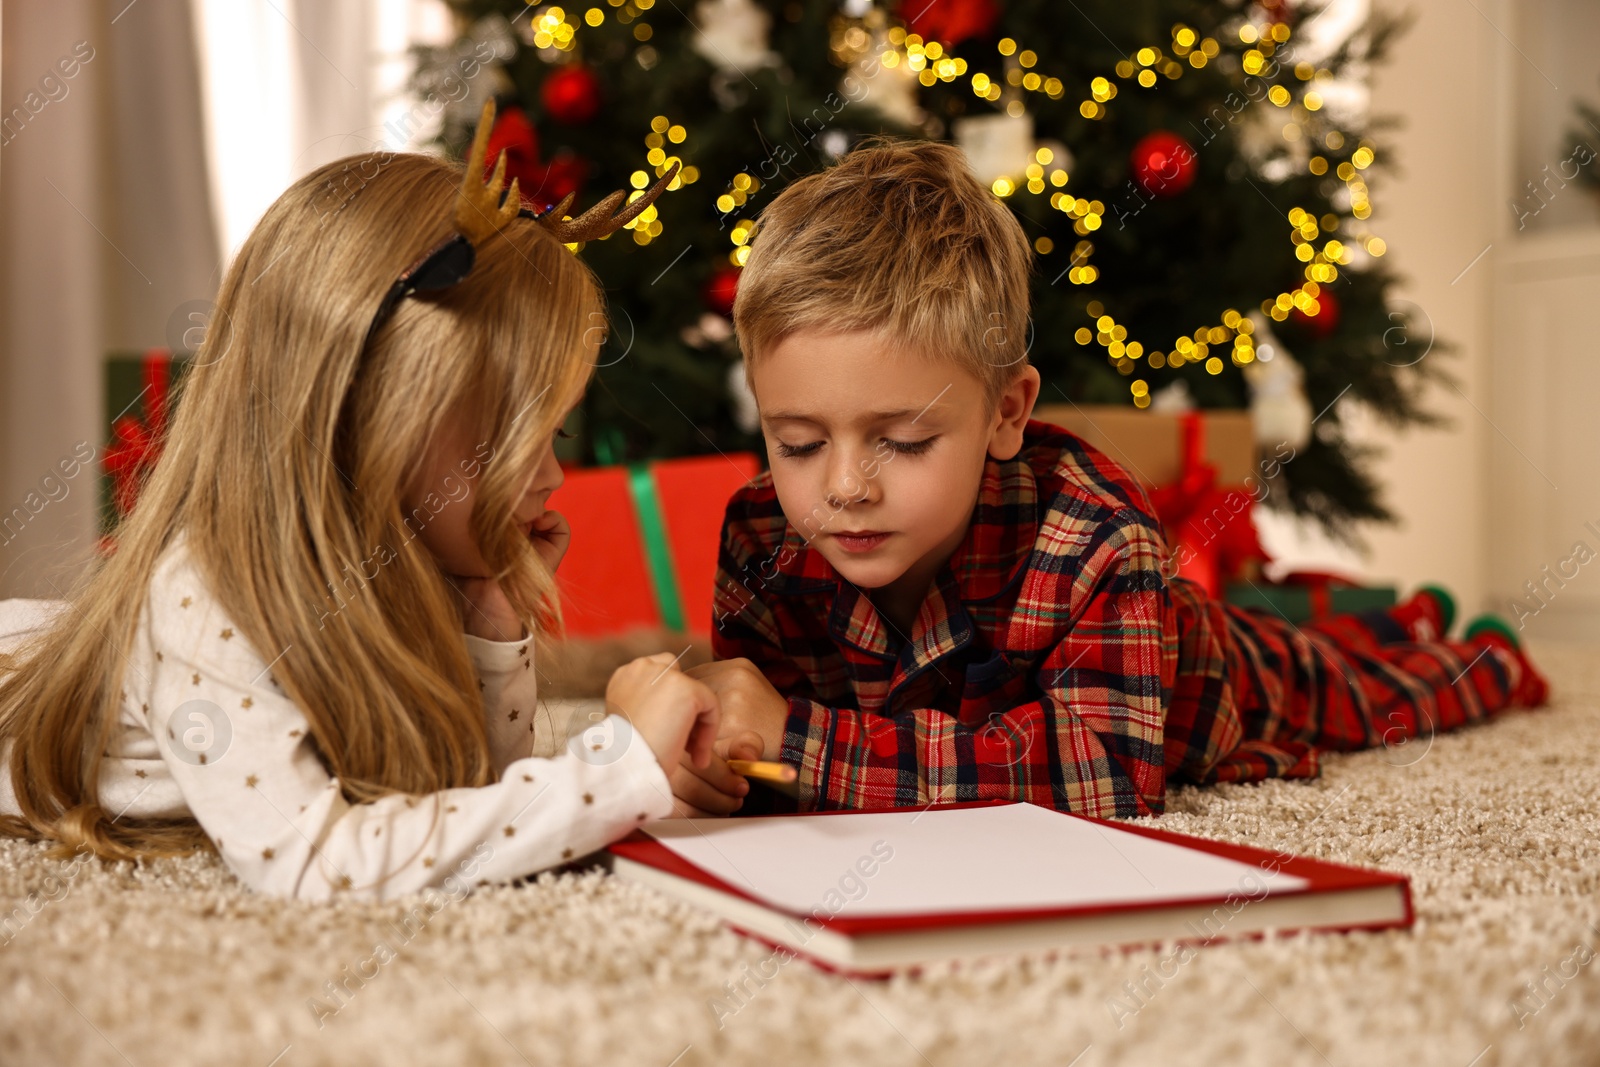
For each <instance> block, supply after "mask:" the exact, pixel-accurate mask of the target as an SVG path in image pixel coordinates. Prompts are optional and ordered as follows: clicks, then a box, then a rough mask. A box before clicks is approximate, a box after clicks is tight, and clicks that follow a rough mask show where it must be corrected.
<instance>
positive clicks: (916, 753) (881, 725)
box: [780, 698, 1166, 818]
mask: <svg viewBox="0 0 1600 1067" xmlns="http://www.w3.org/2000/svg"><path fill="white" fill-rule="evenodd" d="M1103 717H1104V718H1105V719H1106V720H1107V721H1108V722H1118V721H1120V722H1126V721H1128V717H1127V716H1125V715H1123V714H1121V713H1119V712H1117V711H1115V710H1109V711H1107V712H1106V713H1105V714H1104V716H1103ZM1141 748H1142V749H1143V751H1139V750H1140V749H1141ZM1056 753H1074V754H1075V755H1074V756H1073V758H1072V759H1071V760H1070V761H1065V762H1064V761H1063V760H1062V759H1061V758H1059V757H1058V756H1057V755H1056ZM780 758H781V759H782V761H783V762H785V763H788V764H790V765H791V766H793V767H795V768H796V769H797V770H798V772H799V776H800V777H799V807H800V810H802V811H804V810H813V809H838V808H848V809H863V808H887V807H914V806H917V805H922V804H933V803H953V802H960V801H971V800H989V799H1004V800H1018V801H1025V802H1027V803H1032V804H1038V805H1041V806H1043V807H1050V808H1055V809H1058V810H1062V811H1070V812H1072V813H1074V814H1078V815H1087V816H1092V817H1097V818H1115V817H1126V816H1133V815H1151V814H1158V813H1159V812H1160V811H1161V810H1162V809H1163V804H1164V800H1165V786H1166V782H1165V769H1164V766H1163V762H1162V758H1161V743H1160V738H1159V736H1158V737H1156V738H1155V740H1154V743H1153V744H1152V745H1143V746H1141V745H1140V744H1139V743H1138V742H1137V741H1135V740H1133V739H1130V738H1128V737H1126V736H1123V735H1118V734H1115V733H1114V732H1113V733H1106V732H1102V731H1096V730H1094V729H1092V728H1091V727H1090V726H1089V725H1088V724H1087V723H1086V722H1085V721H1084V720H1083V719H1082V718H1080V717H1079V716H1077V715H1075V714H1073V713H1071V712H1069V711H1067V710H1065V709H1064V708H1062V707H1059V706H1056V705H1054V704H1053V703H1052V702H1049V701H1035V702H1032V703H1029V704H1026V705H1023V706H1021V707H1018V708H1013V709H1011V710H1009V711H1007V712H1005V713H1003V714H1001V713H996V714H995V715H993V716H991V717H990V719H989V721H988V722H986V723H984V724H983V725H982V726H981V727H978V728H973V727H969V726H965V725H962V724H961V723H958V722H957V721H956V720H955V719H954V718H953V717H952V716H950V715H947V714H945V713H944V712H941V711H938V710H936V709H931V708H921V709H916V710H914V711H910V712H906V713H903V714H901V715H897V716H895V717H893V718H886V717H883V716H878V715H864V714H862V713H861V712H858V711H856V710H854V709H850V708H828V707H826V706H825V705H823V704H820V703H818V702H816V701H812V700H806V699H803V698H792V699H790V701H789V718H788V724H787V727H786V729H785V733H784V740H783V749H782V753H781V755H780Z"/></svg>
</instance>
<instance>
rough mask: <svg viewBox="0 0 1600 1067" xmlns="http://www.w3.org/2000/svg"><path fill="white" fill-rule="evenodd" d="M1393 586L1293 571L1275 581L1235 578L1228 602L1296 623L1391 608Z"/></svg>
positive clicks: (1334, 575)
mask: <svg viewBox="0 0 1600 1067" xmlns="http://www.w3.org/2000/svg"><path fill="white" fill-rule="evenodd" d="M1397 599H1398V596H1397V592H1396V590H1395V587H1394V586H1392V585H1384V586H1363V585H1361V584H1360V583H1359V582H1356V581H1354V580H1353V579H1350V578H1346V577H1343V576H1341V575H1337V574H1326V573H1321V572H1312V571H1296V572H1294V573H1291V574H1286V575H1284V576H1283V578H1282V579H1281V580H1279V581H1276V582H1234V583H1232V584H1230V585H1229V586H1228V602H1229V603H1230V604H1237V605H1238V606H1239V607H1242V608H1252V609H1254V610H1256V611H1265V612H1270V613H1272V614H1274V615H1281V616H1283V617H1284V618H1285V619H1287V620H1289V621H1290V622H1292V623H1295V624H1296V625H1299V624H1300V623H1306V622H1315V621H1316V620H1318V619H1325V618H1327V617H1328V616H1329V615H1346V614H1351V613H1354V612H1359V611H1376V610H1381V609H1383V608H1392V607H1394V605H1395V602H1396V600H1397Z"/></svg>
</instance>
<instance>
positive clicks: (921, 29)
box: [901, 0, 1000, 46]
mask: <svg viewBox="0 0 1600 1067" xmlns="http://www.w3.org/2000/svg"><path fill="white" fill-rule="evenodd" d="M908 11H909V12H910V14H908V15H906V29H908V30H910V31H911V32H912V33H914V34H916V35H917V36H919V37H921V38H922V39H923V40H924V41H940V42H942V43H943V44H945V45H952V46H953V45H957V44H960V43H961V42H962V41H964V40H966V39H967V38H968V37H987V36H989V34H991V33H993V32H994V27H995V22H996V21H998V19H999V17H1000V9H999V7H998V6H997V5H996V4H995V2H994V0H906V2H905V4H903V5H902V6H901V13H902V14H905V13H906V12H908Z"/></svg>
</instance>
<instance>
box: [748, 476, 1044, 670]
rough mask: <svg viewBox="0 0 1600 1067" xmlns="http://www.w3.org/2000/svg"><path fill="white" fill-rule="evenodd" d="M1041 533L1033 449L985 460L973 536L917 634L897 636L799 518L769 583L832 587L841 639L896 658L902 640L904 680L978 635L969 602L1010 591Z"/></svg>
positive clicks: (929, 603) (780, 588) (936, 584)
mask: <svg viewBox="0 0 1600 1067" xmlns="http://www.w3.org/2000/svg"><path fill="white" fill-rule="evenodd" d="M1038 535H1039V514H1038V482H1037V479H1036V477H1035V474H1034V470H1033V467H1032V465H1031V464H1030V463H1029V462H1028V450H1027V449H1026V448H1025V449H1024V450H1023V451H1021V452H1019V453H1018V454H1017V456H1016V457H1015V458H1013V459H1010V460H1005V461H1000V460H996V459H992V458H991V459H988V460H986V461H985V463H984V468H983V481H982V483H981V484H980V485H979V487H978V498H977V501H976V502H975V506H974V508H973V512H972V518H971V520H970V521H969V523H968V526H967V533H966V536H965V537H963V538H962V539H961V542H960V543H959V544H958V545H957V546H956V549H955V551H954V552H953V553H952V554H951V556H950V559H949V561H948V562H947V563H946V564H945V566H943V567H941V568H940V570H939V572H938V574H937V575H936V576H935V577H934V580H933V586H932V588H931V589H930V590H929V592H928V596H927V598H926V599H925V600H924V602H923V605H922V609H921V612H920V613H919V615H918V618H917V621H916V623H915V625H914V626H913V629H912V632H911V633H910V634H896V633H895V631H894V628H893V626H894V624H893V623H891V622H890V621H889V620H888V619H886V618H885V617H884V616H883V615H881V614H880V613H879V612H878V610H877V609H876V608H875V607H874V606H873V604H872V602H871V601H870V600H869V599H868V598H867V596H866V594H865V593H863V592H862V591H861V590H860V589H859V588H857V587H856V586H855V585H853V584H851V583H850V582H848V581H846V580H845V579H844V578H843V577H842V576H841V575H840V574H839V572H838V571H836V570H835V569H834V567H833V564H831V563H829V562H828V560H827V559H826V558H825V557H824V556H823V555H822V553H821V552H818V551H817V550H816V549H815V548H813V547H812V546H811V545H810V544H808V543H807V542H806V540H805V539H804V538H803V537H801V535H800V532H799V531H798V530H796V529H795V528H794V526H793V524H785V530H784V538H783V543H782V546H781V547H780V550H779V555H778V566H777V574H776V575H775V576H774V579H773V580H771V581H770V582H769V583H768V588H770V589H772V590H773V591H775V592H780V593H789V594H826V593H830V592H831V593H832V595H833V607H832V610H831V612H830V613H829V620H828V623H829V628H830V629H831V630H832V632H833V635H834V637H835V638H836V639H837V640H839V641H841V642H844V643H847V644H850V645H852V646H854V647H855V648H858V649H860V650H861V651H862V652H866V653H868V654H871V655H875V656H879V657H882V658H884V659H893V658H895V657H896V654H897V653H896V646H899V645H901V644H902V642H904V644H905V646H906V647H904V648H903V649H902V650H901V656H902V667H901V670H900V671H897V672H896V675H897V678H896V684H898V682H899V681H900V680H901V678H900V677H899V676H900V675H901V674H902V673H904V674H906V675H909V674H912V673H917V672H918V671H919V670H920V669H922V668H923V667H926V666H927V665H928V664H930V663H931V662H932V661H933V660H935V659H937V658H938V657H940V656H943V655H946V654H948V653H950V652H953V651H955V650H956V649H958V648H960V647H962V646H963V645H965V644H967V642H968V641H970V640H971V639H972V631H973V624H972V620H971V618H970V616H969V615H968V613H967V611H966V610H965V607H964V605H966V604H979V603H984V602H987V601H991V600H994V599H995V598H997V597H999V596H1001V595H1002V594H1003V593H1005V592H1006V591H1007V590H1008V589H1010V588H1011V587H1012V586H1013V585H1014V584H1015V583H1016V581H1017V580H1018V579H1019V578H1020V577H1021V576H1022V573H1023V571H1024V570H1025V569H1026V565H1027V561H1028V557H1029V556H1030V554H1031V552H1032V549H1033V545H1034V542H1035V540H1036V539H1037V538H1038ZM907 652H909V653H910V657H909V661H907V660H906V658H905V653H907Z"/></svg>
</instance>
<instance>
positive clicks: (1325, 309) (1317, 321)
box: [1293, 289, 1339, 337]
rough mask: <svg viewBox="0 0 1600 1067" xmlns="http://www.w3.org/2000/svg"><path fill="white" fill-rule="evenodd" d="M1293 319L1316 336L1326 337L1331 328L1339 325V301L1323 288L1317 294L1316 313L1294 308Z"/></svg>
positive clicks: (1331, 330)
mask: <svg viewBox="0 0 1600 1067" xmlns="http://www.w3.org/2000/svg"><path fill="white" fill-rule="evenodd" d="M1293 315H1294V321H1295V322H1297V323H1299V324H1300V325H1301V326H1304V327H1305V328H1306V329H1308V330H1310V331H1311V332H1312V333H1314V334H1316V335H1317V336H1318V337H1327V336H1328V335H1329V334H1331V333H1332V332H1333V328H1334V327H1335V326H1337V325H1339V301H1338V300H1337V299H1336V298H1335V297H1334V295H1333V294H1332V293H1330V292H1329V291H1328V290H1326V289H1324V290H1322V291H1321V292H1319V293H1318V294H1317V313H1316V314H1315V315H1307V314H1306V313H1305V312H1304V311H1301V310H1300V309H1299V308H1295V309H1294V312H1293Z"/></svg>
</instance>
